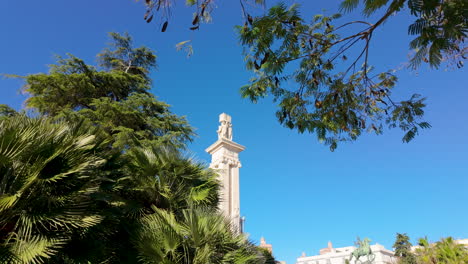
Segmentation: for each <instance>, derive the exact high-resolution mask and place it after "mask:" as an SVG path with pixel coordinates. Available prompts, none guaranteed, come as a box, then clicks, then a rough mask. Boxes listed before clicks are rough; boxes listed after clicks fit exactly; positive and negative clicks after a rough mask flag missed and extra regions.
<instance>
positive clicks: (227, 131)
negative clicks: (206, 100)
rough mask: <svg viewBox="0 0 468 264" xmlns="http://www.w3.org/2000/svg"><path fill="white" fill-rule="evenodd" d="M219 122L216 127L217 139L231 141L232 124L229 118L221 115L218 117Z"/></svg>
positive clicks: (223, 114)
mask: <svg viewBox="0 0 468 264" xmlns="http://www.w3.org/2000/svg"><path fill="white" fill-rule="evenodd" d="M219 122H220V123H221V124H220V125H219V127H218V131H216V132H218V139H223V138H224V139H228V140H232V124H231V116H229V115H227V114H225V113H222V114H221V115H219Z"/></svg>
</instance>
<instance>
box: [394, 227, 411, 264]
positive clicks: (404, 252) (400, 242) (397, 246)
mask: <svg viewBox="0 0 468 264" xmlns="http://www.w3.org/2000/svg"><path fill="white" fill-rule="evenodd" d="M409 239H410V238H409V236H408V235H406V234H400V233H397V235H396V240H395V243H394V244H393V249H394V250H395V256H397V257H399V258H400V259H399V263H400V264H416V257H415V255H414V253H413V252H411V246H412V244H411V242H410V241H409Z"/></svg>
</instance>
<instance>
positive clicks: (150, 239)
mask: <svg viewBox="0 0 468 264" xmlns="http://www.w3.org/2000/svg"><path fill="white" fill-rule="evenodd" d="M111 36H112V37H113V39H114V44H113V46H112V48H111V49H106V50H105V51H104V52H103V53H101V54H100V55H99V60H100V62H101V64H100V65H99V67H93V66H89V65H86V64H85V63H84V62H83V61H82V60H80V59H78V58H76V57H73V56H71V55H70V56H69V58H67V59H59V61H58V63H57V65H53V66H52V67H51V70H50V72H49V74H34V75H29V76H26V77H24V78H25V80H26V83H27V84H26V91H27V92H29V93H30V95H31V96H30V98H28V100H27V102H26V103H27V106H28V107H29V108H32V109H33V110H35V111H37V112H38V113H39V114H43V115H44V116H43V117H40V118H37V119H34V118H29V117H27V116H24V115H21V114H17V113H16V112H15V111H14V110H12V109H11V108H9V107H8V106H5V105H1V106H0V117H1V118H3V120H0V215H1V217H0V262H1V263H14V264H16V263H18V264H23V263H66V264H78V263H186V264H189V263H239V264H241V263H245V264H249V263H252V264H257V263H263V262H262V261H263V258H262V256H261V255H260V253H259V251H258V250H256V248H255V247H254V246H253V245H251V243H250V242H248V241H247V240H246V238H245V236H243V235H236V234H233V233H232V232H231V227H230V224H229V223H227V220H226V219H224V217H223V216H221V215H220V214H219V213H218V211H217V204H218V188H219V183H218V181H217V180H216V177H217V176H216V174H215V172H214V171H212V170H210V169H207V168H206V166H205V165H204V164H200V163H198V162H195V161H193V160H192V159H190V158H187V157H185V156H184V155H182V154H181V152H182V151H183V148H184V147H185V143H186V142H187V141H188V140H191V136H192V134H193V132H192V129H191V128H190V127H189V126H188V125H187V122H186V121H185V119H184V118H181V117H178V116H176V115H174V114H172V113H171V112H170V111H169V109H168V105H167V104H165V103H162V102H160V101H157V100H156V99H155V97H154V96H153V95H152V94H151V93H150V92H149V89H150V85H151V80H150V79H149V77H148V74H149V70H150V69H151V67H153V66H155V56H154V55H153V53H152V52H151V51H150V50H148V49H147V48H137V49H134V48H132V47H131V41H130V37H129V36H120V35H117V34H111ZM172 227H177V229H171V228H172ZM175 231H176V232H175Z"/></svg>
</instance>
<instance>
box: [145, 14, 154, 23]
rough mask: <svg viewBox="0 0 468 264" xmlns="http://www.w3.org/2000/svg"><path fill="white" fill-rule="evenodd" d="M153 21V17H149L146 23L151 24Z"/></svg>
mask: <svg viewBox="0 0 468 264" xmlns="http://www.w3.org/2000/svg"><path fill="white" fill-rule="evenodd" d="M151 20H153V15H151V16H150V17H148V19H146V23H150V22H151Z"/></svg>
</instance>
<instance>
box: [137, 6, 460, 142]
mask: <svg viewBox="0 0 468 264" xmlns="http://www.w3.org/2000/svg"><path fill="white" fill-rule="evenodd" d="M175 2H177V1H175V0H173V1H167V0H146V1H145V4H146V7H147V12H146V14H145V16H144V18H145V20H146V21H147V22H151V21H153V18H154V16H160V17H161V18H162V21H165V22H164V23H163V24H162V29H161V30H162V31H163V32H164V31H165V30H166V28H167V27H168V23H169V17H170V14H171V12H170V10H171V8H172V4H173V3H175ZM215 2H216V1H215V0H202V1H186V4H187V5H189V6H191V7H195V12H194V18H193V21H192V25H191V26H190V29H191V30H197V29H199V28H200V26H201V25H202V23H205V22H209V21H211V18H210V13H211V12H213V10H214V8H213V7H214V3H215ZM273 2H274V1H265V0H255V1H248V0H241V1H239V3H240V8H241V10H242V14H243V17H244V19H245V23H244V25H242V26H239V27H238V34H239V36H240V40H241V43H242V45H243V46H244V47H245V55H246V67H247V69H249V70H251V71H252V73H253V74H254V76H253V77H252V78H251V79H250V80H249V82H248V84H247V85H245V86H244V87H242V88H241V94H242V96H243V97H246V98H249V99H250V100H251V101H252V102H256V101H257V100H259V99H261V98H264V97H266V96H267V95H272V96H273V98H274V100H275V102H278V103H279V105H278V107H279V109H278V111H277V112H276V116H277V118H278V120H279V122H280V123H281V124H283V125H285V126H286V127H288V128H291V129H296V130H297V131H298V132H300V133H303V132H310V133H315V134H316V135H317V137H318V139H319V140H320V141H322V142H324V143H325V144H327V145H329V146H330V149H331V150H334V149H335V148H336V147H337V145H338V143H339V142H340V141H353V140H356V139H357V138H358V137H359V136H360V135H361V134H362V133H363V132H365V131H367V132H373V133H376V134H381V133H382V132H383V130H384V127H388V128H400V129H401V130H403V131H404V132H405V134H404V136H403V138H402V140H403V142H409V141H411V140H412V139H413V138H414V137H415V136H416V135H417V134H418V133H419V131H420V129H427V128H430V124H429V123H427V122H425V121H423V120H422V118H423V115H424V107H425V103H424V98H422V97H421V95H419V94H414V95H412V96H411V97H410V98H408V99H406V100H396V99H394V98H392V96H391V95H392V88H394V87H395V85H396V82H397V76H396V75H395V74H394V73H393V71H392V69H385V70H384V71H383V72H376V71H375V69H374V67H372V66H371V62H372V57H373V56H375V52H374V53H373V54H371V53H369V49H370V47H371V44H372V39H373V38H375V37H376V33H375V30H376V29H377V28H380V27H382V26H383V25H384V23H385V22H386V21H388V20H389V19H392V16H393V15H394V14H396V13H398V12H402V11H404V10H405V9H407V10H409V12H410V14H411V15H412V16H414V17H415V21H414V22H413V23H412V24H410V25H409V26H408V34H409V35H411V36H414V37H415V38H414V39H413V40H412V41H411V42H410V43H409V48H410V49H411V58H410V63H409V66H410V68H413V69H416V68H418V67H419V66H420V65H421V63H422V62H427V63H429V65H430V66H431V67H432V68H438V67H439V66H440V65H441V64H442V63H443V62H444V61H445V62H449V63H453V64H454V65H456V66H457V67H459V68H460V67H462V66H463V63H464V60H466V54H467V52H468V47H467V46H466V44H465V40H466V37H467V33H468V3H467V1H464V0H450V1H442V0H435V1H434V0H392V1H390V0H384V1H380V0H366V1H359V0H344V1H343V2H342V3H341V5H340V10H341V11H342V13H348V12H351V11H353V10H355V9H357V8H358V7H362V13H363V19H362V20H358V21H346V20H345V19H346V16H343V17H342V14H336V15H332V16H324V15H321V14H311V13H310V12H308V11H307V10H303V9H301V8H300V6H299V5H292V6H286V5H285V4H283V3H279V4H277V2H274V3H276V4H275V5H274V6H272V7H270V8H269V9H268V10H267V11H266V12H265V13H263V14H259V15H255V13H256V12H255V11H253V10H251V8H249V7H250V6H251V4H252V3H254V4H258V5H265V6H266V4H270V3H273ZM361 2H362V3H361ZM360 3H361V5H360ZM300 11H302V13H303V14H305V15H300ZM377 11H382V12H379V14H380V13H383V14H382V15H381V16H379V17H377V19H375V18H374V17H375V16H377V15H376V14H377ZM371 15H374V16H372V17H371ZM340 18H341V19H340ZM374 19H375V22H374V21H371V20H374ZM311 20H312V22H309V21H311ZM343 20H345V21H343ZM342 21H343V22H342ZM356 28H358V29H357V31H354V32H353V30H355V29H356ZM349 32H351V33H349ZM186 43H187V42H183V43H181V45H184V44H186Z"/></svg>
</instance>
